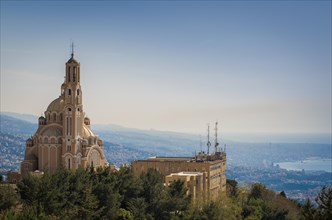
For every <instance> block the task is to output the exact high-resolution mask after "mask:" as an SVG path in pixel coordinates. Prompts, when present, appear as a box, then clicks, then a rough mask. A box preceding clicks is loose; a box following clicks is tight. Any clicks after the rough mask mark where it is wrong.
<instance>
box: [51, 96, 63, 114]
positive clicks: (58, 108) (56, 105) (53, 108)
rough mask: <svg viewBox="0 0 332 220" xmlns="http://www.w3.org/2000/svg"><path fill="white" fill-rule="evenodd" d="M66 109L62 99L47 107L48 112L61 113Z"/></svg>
mask: <svg viewBox="0 0 332 220" xmlns="http://www.w3.org/2000/svg"><path fill="white" fill-rule="evenodd" d="M63 108H64V101H63V99H62V98H61V97H59V98H57V99H55V100H53V101H52V102H51V103H50V104H49V105H48V107H47V111H49V112H53V111H55V112H61V111H62V110H63Z"/></svg>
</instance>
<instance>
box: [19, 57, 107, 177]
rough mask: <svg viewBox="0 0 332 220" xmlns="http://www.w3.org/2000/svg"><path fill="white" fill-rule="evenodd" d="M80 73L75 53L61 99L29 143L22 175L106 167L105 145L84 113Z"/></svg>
mask: <svg viewBox="0 0 332 220" xmlns="http://www.w3.org/2000/svg"><path fill="white" fill-rule="evenodd" d="M80 70H81V69H80V63H79V62H77V61H76V60H75V59H74V53H73V52H72V54H71V58H70V59H69V60H68V61H67V63H66V71H65V72H66V74H65V80H64V82H63V84H62V85H61V94H60V96H59V97H58V98H56V99H55V100H53V101H52V102H51V103H50V104H49V105H48V107H47V109H46V111H45V112H44V116H41V117H40V118H39V120H38V129H37V131H36V133H35V134H34V135H33V136H32V137H31V138H29V139H28V140H27V141H26V148H25V156H24V160H23V161H22V163H21V173H22V175H25V174H27V173H29V172H34V171H36V170H39V171H40V172H53V171H54V170H56V169H57V168H58V167H59V166H61V165H64V166H65V167H67V168H68V169H69V170H75V169H77V168H78V167H87V166H93V167H99V166H104V165H106V164H107V161H106V159H105V155H104V143H103V141H102V140H101V139H100V138H99V137H98V136H97V135H95V134H94V133H93V132H92V130H91V128H90V119H89V118H88V117H87V116H86V114H85V112H84V108H83V92H82V89H81V84H80V81H81V77H80Z"/></svg>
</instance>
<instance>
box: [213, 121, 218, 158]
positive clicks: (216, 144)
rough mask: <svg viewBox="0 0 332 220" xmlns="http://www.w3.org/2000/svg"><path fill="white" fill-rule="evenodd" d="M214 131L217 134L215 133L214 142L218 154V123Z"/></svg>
mask: <svg viewBox="0 0 332 220" xmlns="http://www.w3.org/2000/svg"><path fill="white" fill-rule="evenodd" d="M214 131H215V132H216V133H215V140H214V152H215V153H217V151H218V146H219V143H218V122H216V126H215V128H214Z"/></svg>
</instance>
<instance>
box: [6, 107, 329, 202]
mask: <svg viewBox="0 0 332 220" xmlns="http://www.w3.org/2000/svg"><path fill="white" fill-rule="evenodd" d="M11 115H12V116H15V117H17V118H14V117H11V116H8V114H3V113H1V114H0V119H1V133H0V153H1V156H0V157H1V160H0V173H1V174H2V175H4V174H6V173H7V171H8V170H17V169H18V168H19V164H20V160H22V159H23V156H24V146H25V140H26V139H27V138H29V137H30V136H31V135H32V134H34V132H35V130H36V127H37V126H36V123H35V124H32V123H29V122H28V121H25V120H26V118H33V117H29V116H26V115H25V116H24V117H22V115H20V114H11ZM22 119H24V120H22ZM92 129H93V130H94V131H95V132H96V133H97V134H98V135H99V136H100V137H101V138H102V139H103V140H104V146H105V156H106V158H107V160H108V161H109V163H111V164H115V165H116V166H120V165H121V164H124V163H126V164H130V163H131V161H132V160H138V159H145V158H147V157H149V156H156V155H159V156H191V155H194V153H195V151H196V152H197V151H198V150H199V149H200V147H199V138H198V137H196V136H195V135H191V134H183V133H176V132H165V131H155V130H139V129H132V128H125V127H121V126H117V125H95V126H94V125H92ZM223 144H227V149H226V152H227V171H226V176H227V177H228V178H230V179H236V180H238V182H239V184H240V185H244V186H246V185H249V184H250V183H253V182H260V183H262V184H264V185H266V186H267V187H268V188H270V189H273V190H275V191H285V192H286V194H287V196H288V197H291V198H294V199H297V200H299V201H302V202H304V200H305V198H307V197H310V198H311V199H314V197H315V196H316V195H317V193H318V191H319V190H320V188H321V186H322V185H323V184H327V185H330V186H332V173H331V172H324V171H308V172H302V171H292V170H289V171H287V170H285V169H281V168H280V167H278V166H276V163H279V162H285V161H302V160H305V159H307V158H318V159H320V158H331V157H332V155H331V153H332V147H331V145H330V144H311V143H243V142H235V141H226V142H223V143H222V145H223ZM204 147H205V146H204V145H203V149H204ZM331 166H332V164H331Z"/></svg>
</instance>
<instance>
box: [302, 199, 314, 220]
mask: <svg viewBox="0 0 332 220" xmlns="http://www.w3.org/2000/svg"><path fill="white" fill-rule="evenodd" d="M301 212H302V216H303V217H304V219H305V220H315V216H316V209H315V207H314V205H313V204H312V203H311V201H310V199H309V198H307V199H306V200H305V203H304V204H303V206H302V210H301Z"/></svg>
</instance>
